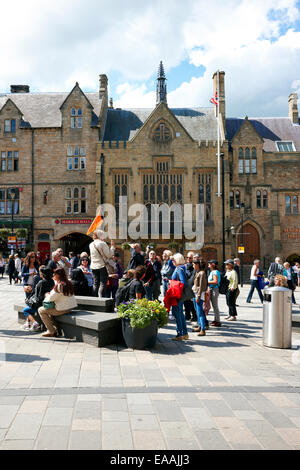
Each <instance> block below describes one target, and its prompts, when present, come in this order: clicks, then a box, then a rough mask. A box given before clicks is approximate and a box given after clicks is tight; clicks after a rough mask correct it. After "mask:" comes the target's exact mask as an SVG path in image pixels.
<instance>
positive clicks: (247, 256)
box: [237, 224, 260, 264]
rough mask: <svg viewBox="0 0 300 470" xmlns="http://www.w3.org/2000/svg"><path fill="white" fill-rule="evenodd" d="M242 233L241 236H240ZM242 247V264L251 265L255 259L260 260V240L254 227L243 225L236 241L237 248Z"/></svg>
mask: <svg viewBox="0 0 300 470" xmlns="http://www.w3.org/2000/svg"><path fill="white" fill-rule="evenodd" d="M242 233H243V235H242ZM242 240H243V245H244V247H245V253H244V255H243V262H244V263H246V264H252V263H253V261H254V260H255V259H260V238H259V233H258V231H257V230H256V228H255V227H253V225H251V224H245V225H244V226H243V227H242V228H241V229H240V232H239V233H238V237H237V241H238V246H241V245H242Z"/></svg>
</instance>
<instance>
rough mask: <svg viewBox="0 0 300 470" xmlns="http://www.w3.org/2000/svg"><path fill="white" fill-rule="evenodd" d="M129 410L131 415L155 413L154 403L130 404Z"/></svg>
mask: <svg viewBox="0 0 300 470" xmlns="http://www.w3.org/2000/svg"><path fill="white" fill-rule="evenodd" d="M128 412H129V414H131V415H153V414H155V410H154V408H153V406H152V405H135V404H132V403H129V404H128Z"/></svg>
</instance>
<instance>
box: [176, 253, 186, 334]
mask: <svg viewBox="0 0 300 470" xmlns="http://www.w3.org/2000/svg"><path fill="white" fill-rule="evenodd" d="M173 263H174V264H175V270H174V272H173V274H172V280H173V281H174V280H176V281H179V282H181V283H182V284H183V286H185V284H186V280H187V276H186V270H185V265H184V263H185V259H184V257H183V256H182V254H181V253H176V254H175V255H174V256H173ZM183 299H184V292H182V295H181V298H180V299H178V300H177V305H173V306H172V315H173V316H174V317H175V320H176V330H177V336H175V338H172V340H173V341H184V340H187V339H189V335H188V332H187V326H186V319H185V315H184V313H183Z"/></svg>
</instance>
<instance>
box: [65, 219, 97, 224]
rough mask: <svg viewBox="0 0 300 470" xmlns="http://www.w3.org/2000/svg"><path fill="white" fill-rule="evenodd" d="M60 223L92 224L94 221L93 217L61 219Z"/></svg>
mask: <svg viewBox="0 0 300 470" xmlns="http://www.w3.org/2000/svg"><path fill="white" fill-rule="evenodd" d="M60 223H61V224H63V225H67V224H71V225H72V224H82V225H90V224H91V223H92V219H61V220H60Z"/></svg>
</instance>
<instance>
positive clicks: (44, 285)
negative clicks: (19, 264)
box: [23, 266, 54, 332]
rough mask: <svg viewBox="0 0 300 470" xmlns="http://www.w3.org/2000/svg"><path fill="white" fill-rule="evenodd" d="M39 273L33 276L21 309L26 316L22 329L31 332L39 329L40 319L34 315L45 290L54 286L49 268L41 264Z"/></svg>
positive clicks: (40, 304)
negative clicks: (29, 291)
mask: <svg viewBox="0 0 300 470" xmlns="http://www.w3.org/2000/svg"><path fill="white" fill-rule="evenodd" d="M39 274H40V275H39V276H35V278H34V281H33V282H34V284H33V286H32V292H31V295H29V296H28V297H27V298H26V300H25V303H26V305H27V306H26V307H25V308H24V310H23V313H24V316H25V318H26V322H25V325H24V326H23V329H24V330H26V331H31V332H33V331H40V329H41V323H40V322H41V320H40V318H38V319H39V320H40V322H39V321H37V320H38V319H37V318H36V317H35V315H36V314H37V309H38V308H39V307H41V306H42V305H43V300H44V297H45V294H46V292H49V291H50V290H51V289H52V288H53V287H54V281H53V279H52V269H51V268H48V267H47V266H41V267H40V269H39ZM38 317H39V315H38Z"/></svg>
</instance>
